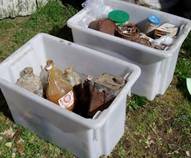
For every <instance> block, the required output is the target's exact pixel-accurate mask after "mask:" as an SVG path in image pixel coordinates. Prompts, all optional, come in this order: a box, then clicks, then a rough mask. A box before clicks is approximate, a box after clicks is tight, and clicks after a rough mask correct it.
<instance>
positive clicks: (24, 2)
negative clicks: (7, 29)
mask: <svg viewBox="0 0 191 158" xmlns="http://www.w3.org/2000/svg"><path fill="white" fill-rule="evenodd" d="M47 2H48V0H0V19H3V18H9V17H11V18H14V17H16V16H27V15H31V14H32V13H34V12H35V11H36V10H37V8H38V7H42V6H44V5H45V4H46V3H47Z"/></svg>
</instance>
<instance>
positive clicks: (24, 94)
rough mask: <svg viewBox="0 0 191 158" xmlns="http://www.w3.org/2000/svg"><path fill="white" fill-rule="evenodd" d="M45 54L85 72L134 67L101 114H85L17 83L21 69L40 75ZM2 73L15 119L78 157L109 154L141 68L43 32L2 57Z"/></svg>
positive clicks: (115, 71) (0, 84) (0, 82)
mask: <svg viewBox="0 0 191 158" xmlns="http://www.w3.org/2000/svg"><path fill="white" fill-rule="evenodd" d="M47 59H53V60H54V61H55V63H56V64H57V65H58V67H61V68H63V69H64V68H66V67H67V66H70V65H73V66H74V67H75V68H76V70H77V71H78V72H81V73H84V74H90V75H98V74H101V73H103V72H106V73H111V74H114V75H125V73H127V72H130V76H129V78H128V82H127V84H126V85H125V87H124V88H123V89H122V90H121V92H120V93H119V95H118V96H117V97H116V98H115V100H114V101H113V102H112V104H111V105H110V107H109V108H108V109H106V110H104V111H103V112H102V113H101V115H100V116H99V117H98V118H97V119H94V120H93V119H86V118H83V117H81V116H79V115H77V114H75V113H73V112H69V111H67V110H64V109H61V108H60V107H58V106H56V105H55V104H54V103H52V102H49V101H48V100H46V99H43V98H41V97H39V96H37V95H35V94H33V93H30V92H29V91H27V90H25V89H23V88H20V87H18V86H17V85H16V84H15V82H16V80H17V79H18V78H19V73H20V71H21V70H22V69H23V68H25V67H26V66H31V67H33V69H34V73H35V74H37V75H39V73H40V71H41V66H44V65H45V64H46V61H47ZM0 73H1V76H0V87H1V90H2V92H3V94H4V96H5V98H6V101H7V103H8V106H9V108H10V111H11V113H12V116H13V118H14V120H15V122H16V123H18V124H21V125H23V126H24V127H26V128H29V129H31V130H32V131H34V132H36V133H37V134H38V135H39V136H40V137H42V138H44V139H46V140H48V141H50V142H52V143H55V144H57V145H58V146H60V147H62V148H66V149H68V150H70V151H72V152H73V153H74V154H75V155H77V156H78V157H80V158H98V157H99V156H101V155H108V154H109V153H110V152H111V151H112V149H113V148H114V146H115V145H116V144H117V142H118V141H119V139H120V138H121V137H122V135H123V133H124V126H125V112H126V96H127V94H128V93H129V92H130V90H131V87H132V86H133V84H134V83H135V81H136V80H137V78H138V77H139V75H140V69H139V68H138V67H137V66H135V65H133V64H129V63H127V62H125V61H121V60H118V59H116V58H114V57H112V56H108V55H104V54H103V53H100V52H97V51H94V50H91V49H88V48H85V47H82V46H79V45H77V44H73V43H71V42H67V41H65V40H62V39H59V38H56V37H53V36H50V35H47V34H39V35H37V36H35V37H34V38H33V39H31V40H30V41H29V42H27V43H26V44H25V45H24V46H22V47H21V48H20V49H18V50H17V51H16V52H15V53H13V54H12V55H11V56H10V57H8V58H7V59H6V60H5V61H3V62H2V63H1V64H0Z"/></svg>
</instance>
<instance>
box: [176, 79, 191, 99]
mask: <svg viewBox="0 0 191 158" xmlns="http://www.w3.org/2000/svg"><path fill="white" fill-rule="evenodd" d="M176 87H177V88H178V89H179V90H180V91H181V93H182V94H183V95H184V96H185V98H187V99H188V100H189V101H191V96H190V94H189V93H188V90H187V86H186V80H185V79H181V78H179V79H178V83H177V86H176Z"/></svg>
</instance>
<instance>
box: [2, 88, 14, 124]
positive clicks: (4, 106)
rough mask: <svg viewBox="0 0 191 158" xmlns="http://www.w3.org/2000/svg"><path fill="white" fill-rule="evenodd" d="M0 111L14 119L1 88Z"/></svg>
mask: <svg viewBox="0 0 191 158" xmlns="http://www.w3.org/2000/svg"><path fill="white" fill-rule="evenodd" d="M0 112H2V113H3V114H4V115H5V116H6V117H8V118H9V119H10V120H12V121H13V117H12V115H11V112H10V110H9V107H8V105H7V102H6V100H5V98H4V96H3V93H2V91H1V90H0Z"/></svg>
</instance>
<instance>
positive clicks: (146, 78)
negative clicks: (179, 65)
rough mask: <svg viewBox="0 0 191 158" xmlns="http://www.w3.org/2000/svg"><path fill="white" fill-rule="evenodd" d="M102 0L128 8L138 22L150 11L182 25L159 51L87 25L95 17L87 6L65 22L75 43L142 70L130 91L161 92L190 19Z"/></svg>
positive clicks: (190, 25) (150, 94)
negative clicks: (175, 37) (177, 32)
mask: <svg viewBox="0 0 191 158" xmlns="http://www.w3.org/2000/svg"><path fill="white" fill-rule="evenodd" d="M104 2H105V5H106V6H109V7H110V8H113V9H120V10H124V11H127V12H128V13H129V14H130V21H131V22H132V23H141V22H142V21H144V20H145V19H146V18H147V17H148V16H149V15H156V16H158V17H160V19H161V23H164V22H169V23H172V24H175V25H177V26H181V25H184V27H182V28H181V29H180V31H179V35H178V38H177V39H176V41H175V42H174V44H173V46H172V47H170V49H169V50H167V51H161V50H157V49H153V48H149V47H147V46H144V45H141V44H138V43H135V42H131V41H128V40H125V39H121V38H118V37H114V36H112V35H108V34H105V33H102V32H98V31H95V30H92V29H89V28H88V25H89V23H90V22H91V21H93V20H95V19H96V17H95V16H94V15H93V14H92V12H91V10H89V9H88V8H86V9H83V10H81V11H80V12H79V13H77V14H76V15H74V16H73V17H72V18H71V19H69V20H68V23H67V24H68V26H69V27H70V28H71V29H72V34H73V39H74V41H75V42H76V43H79V44H81V45H85V46H87V47H90V48H93V49H96V50H99V51H101V52H104V53H106V54H110V55H112V56H115V57H118V58H120V59H123V60H126V61H130V62H132V63H134V64H136V65H138V66H140V68H141V70H142V73H141V76H140V78H139V79H138V81H137V82H136V83H135V85H134V86H133V88H132V93H134V94H137V95H140V96H145V97H147V99H149V100H153V99H154V98H155V96H156V95H162V94H164V93H165V91H166V89H167V88H168V86H169V84H170V83H171V81H172V78H173V74H174V70H175V66H176V62H177V58H178V54H179V50H180V47H181V45H182V43H183V41H184V40H185V38H186V37H187V35H188V33H189V31H190V29H191V22H190V20H188V19H184V18H181V17H178V16H175V15H171V14H168V13H164V12H161V11H156V10H152V9H149V8H145V7H141V6H138V5H135V4H131V3H127V2H123V1H113V0H105V1H104Z"/></svg>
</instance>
